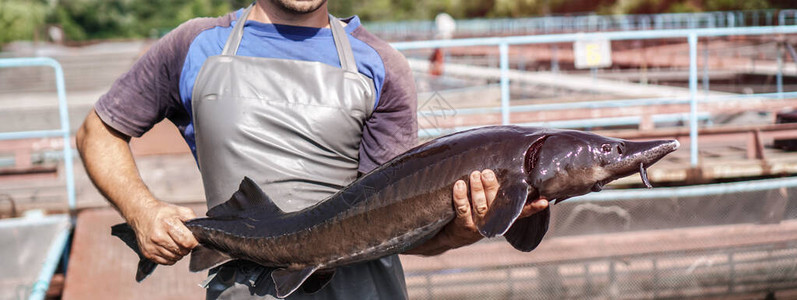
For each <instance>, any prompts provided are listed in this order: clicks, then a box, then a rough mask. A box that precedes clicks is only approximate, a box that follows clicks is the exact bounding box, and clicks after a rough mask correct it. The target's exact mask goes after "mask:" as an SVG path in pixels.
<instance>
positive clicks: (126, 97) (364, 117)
mask: <svg viewBox="0 0 797 300" xmlns="http://www.w3.org/2000/svg"><path fill="white" fill-rule="evenodd" d="M239 20H245V21H241V22H239ZM416 101H417V100H416V93H415V87H414V80H413V78H412V74H411V71H410V69H409V66H408V65H407V62H406V60H405V59H404V58H403V56H402V55H401V54H400V53H398V52H397V51H395V50H394V49H392V48H391V47H390V46H389V45H388V44H387V43H385V42H383V41H381V40H379V39H378V38H376V37H375V36H373V35H372V34H370V33H369V32H367V31H366V30H365V29H364V28H362V26H361V25H360V21H359V19H358V18H357V17H356V16H355V17H352V18H349V19H343V20H340V19H337V18H334V17H332V16H330V15H329V14H328V12H327V5H326V0H258V1H256V2H255V3H254V4H253V5H252V6H250V7H249V8H247V9H242V10H238V11H235V12H232V13H230V14H228V15H225V16H222V17H219V18H204V19H194V20H191V21H188V22H186V23H184V24H183V25H181V26H180V27H178V28H177V29H175V30H173V31H172V32H171V33H169V34H168V35H166V36H165V37H164V38H162V39H161V40H160V41H158V42H157V43H156V44H155V45H153V46H152V48H151V49H150V50H149V51H148V52H147V53H146V54H145V55H144V56H143V57H142V58H141V59H140V60H139V61H138V62H137V63H136V64H135V65H134V66H133V68H132V69H131V70H130V71H129V72H128V73H126V74H124V75H123V76H122V77H120V78H119V79H118V80H117V81H116V82H115V83H114V85H113V87H112V88H111V90H109V91H108V93H107V94H105V95H103V96H102V97H101V98H100V100H99V101H98V102H97V104H96V105H95V107H94V110H93V111H92V112H91V113H90V114H89V116H88V117H87V118H86V121H85V122H84V124H83V126H82V127H81V128H80V130H79V132H78V135H77V146H78V149H79V151H80V153H81V157H82V158H83V162H84V164H85V167H86V170H87V172H88V174H89V176H90V177H91V179H92V181H93V182H94V184H95V185H96V186H97V188H98V189H99V190H100V192H102V193H103V195H104V196H106V198H108V200H109V201H110V202H111V203H112V204H113V205H114V206H115V207H116V208H117V210H119V212H120V213H121V214H122V216H123V217H124V218H125V220H126V221H127V222H128V223H129V224H130V225H131V226H132V228H133V229H134V230H135V234H136V237H137V240H138V245H139V247H140V249H141V252H142V254H143V255H144V256H145V257H146V258H147V259H149V260H151V261H154V262H156V263H159V264H165V265H171V264H174V263H175V262H176V261H178V260H180V259H181V258H182V257H183V256H185V255H187V254H189V253H190V251H191V250H192V249H193V248H194V247H195V246H197V241H196V239H195V238H194V236H193V235H192V234H191V232H190V231H189V230H188V229H187V228H186V227H185V226H184V225H183V222H185V221H187V220H190V219H193V218H195V217H196V216H195V214H194V213H193V212H192V211H191V210H190V209H187V208H185V207H180V206H176V205H172V204H169V203H164V202H161V201H159V200H157V199H156V198H155V197H154V196H153V195H152V194H151V193H150V191H149V190H148V189H147V187H146V185H145V184H144V183H143V182H142V180H141V178H140V176H139V174H138V171H137V169H136V166H135V163H134V160H133V157H132V155H131V153H130V150H129V147H128V142H129V140H130V138H131V137H138V136H141V135H142V134H143V133H144V132H146V131H147V130H148V129H150V128H151V127H152V126H153V125H154V124H156V123H158V122H160V121H161V120H163V119H164V118H168V119H169V120H170V121H172V122H173V123H174V124H175V125H176V126H177V127H178V128H179V129H180V132H181V133H182V135H183V136H184V138H185V140H186V142H187V143H188V144H189V146H190V148H191V150H192V152H193V154H194V155H195V157H196V159H197V162H198V165H199V167H200V171H201V173H202V178H203V183H204V187H205V193H206V200H207V202H208V207H209V208H212V207H214V206H216V205H218V204H221V203H222V202H224V201H226V200H227V199H229V198H230V196H231V195H232V194H233V193H234V192H235V191H236V190H237V188H238V183H239V182H240V181H241V179H242V178H243V177H244V176H248V177H250V178H252V179H253V180H254V181H255V182H256V183H257V184H258V185H259V186H260V187H261V188H262V189H263V190H264V191H267V192H268V194H269V196H271V197H272V199H275V202H276V204H277V205H278V206H279V207H280V208H281V209H282V210H285V211H296V210H300V209H302V208H305V207H308V206H311V205H314V204H315V203H316V202H318V201H320V200H322V199H325V198H326V197H328V196H329V195H331V194H334V193H335V192H336V191H338V190H339V189H341V188H343V187H345V186H346V185H347V184H349V183H350V182H352V181H354V180H355V179H356V178H357V177H358V176H361V175H362V174H364V173H367V172H369V171H371V170H373V169H374V168H376V167H377V166H378V165H380V164H383V163H385V162H386V161H388V160H390V159H391V158H392V157H394V156H396V155H397V154H399V153H402V152H403V151H405V150H407V149H409V148H411V147H412V146H414V145H415V143H416V137H417V122H416ZM484 155H485V156H488V155H490V153H484ZM498 187H499V184H498V180H496V176H495V174H494V173H493V172H492V171H490V170H483V171H474V172H473V173H472V174H470V178H469V184H466V182H464V181H462V180H460V181H458V182H457V183H456V184H454V186H453V187H451V188H452V189H453V199H452V203H453V206H454V207H455V211H456V214H457V215H456V218H455V219H454V220H453V221H451V223H449V224H448V225H447V226H446V227H444V229H443V230H442V231H441V232H440V233H439V234H438V235H436V236H435V237H434V238H432V239H431V240H429V241H427V242H426V243H424V244H422V245H420V246H418V247H416V248H414V249H412V250H410V251H408V252H407V253H409V254H419V255H437V254H440V253H443V252H445V251H446V250H449V249H453V248H457V247H461V246H464V245H468V244H471V243H474V242H476V241H478V240H480V239H481V238H482V235H481V234H480V233H479V232H478V231H477V229H476V226H475V224H476V223H477V222H479V220H480V218H482V217H484V216H485V214H486V213H487V211H488V209H489V206H490V203H491V202H492V200H493V199H494V198H495V197H496V193H497V192H498ZM547 205H548V203H547V201H545V200H537V201H533V202H531V203H529V204H527V205H526V206H525V207H524V210H523V213H522V214H521V217H525V216H529V215H531V214H533V213H535V212H538V211H542V210H543V209H545V208H546V207H547ZM374 225H375V226H378V225H377V224H374ZM269 271H270V270H268V269H266V268H263V267H262V266H258V265H257V264H253V263H246V262H241V261H236V262H232V263H228V264H225V265H222V266H220V267H218V268H215V269H213V270H212V271H211V276H210V277H209V279H208V281H207V282H206V283H205V286H206V288H207V289H208V291H207V296H208V298H209V299H249V298H258V299H260V298H263V297H266V298H268V297H271V295H273V290H274V288H273V286H270V285H271V283H270V281H268V280H262V279H263V278H266V277H268V276H264V274H265V273H267V272H269ZM265 275H268V274H265ZM291 297H294V298H297V299H372V298H383V299H403V298H406V297H407V295H406V287H405V284H404V276H403V271H402V269H401V264H400V261H399V259H398V257H397V256H395V255H393V256H388V257H384V258H381V259H378V260H374V261H369V262H365V263H359V264H354V265H350V266H344V267H340V268H338V270H337V272H336V274H335V276H334V277H333V278H332V280H331V282H329V284H328V285H327V286H326V287H325V288H324V289H322V290H320V291H318V292H316V293H303V292H301V291H300V292H297V293H294V294H293V295H292V296H291Z"/></svg>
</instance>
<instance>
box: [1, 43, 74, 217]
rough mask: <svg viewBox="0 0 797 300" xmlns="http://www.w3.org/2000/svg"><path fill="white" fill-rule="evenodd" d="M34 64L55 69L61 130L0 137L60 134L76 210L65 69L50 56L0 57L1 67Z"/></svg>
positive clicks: (69, 194)
mask: <svg viewBox="0 0 797 300" xmlns="http://www.w3.org/2000/svg"><path fill="white" fill-rule="evenodd" d="M32 66H49V67H52V68H53V69H54V71H55V86H56V89H57V93H58V115H59V117H60V119H61V128H60V129H59V130H43V131H28V132H8V133H3V134H0V139H9V138H16V139H22V138H38V137H45V136H55V135H60V136H62V137H63V139H64V146H63V155H64V172H65V173H66V174H65V176H66V189H67V201H68V204H69V210H70V212H72V211H74V210H75V178H74V176H75V174H74V165H73V164H74V163H73V154H72V143H71V136H70V134H71V133H70V130H69V110H68V107H67V103H66V87H65V84H64V70H63V68H61V64H60V63H58V61H56V60H54V59H52V58H49V57H31V58H4V59H0V68H13V67H32Z"/></svg>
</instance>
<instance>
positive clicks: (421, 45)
mask: <svg viewBox="0 0 797 300" xmlns="http://www.w3.org/2000/svg"><path fill="white" fill-rule="evenodd" d="M794 33H797V25H790V26H786V25H781V26H770V27H762V26H759V27H744V28H741V27H736V28H703V29H666V30H646V31H616V32H598V33H568V34H552V35H535V36H511V37H488V38H469V39H453V40H430V41H413V42H398V43H392V45H393V47H395V48H396V49H398V50H415V49H429V48H448V47H469V46H498V50H499V55H500V86H501V115H502V124H505V125H506V124H510V123H511V120H510V114H509V113H510V111H511V107H510V105H509V100H510V99H509V78H508V74H509V63H508V59H509V58H508V56H509V50H508V49H509V46H510V45H521V44H548V43H564V42H575V41H578V40H646V39H668V38H669V39H672V38H685V39H686V40H687V41H688V44H689V95H690V96H689V103H690V114H689V115H690V118H689V120H690V122H689V124H690V130H689V136H690V152H691V153H690V163H691V165H692V166H693V167H696V166H697V165H698V136H697V135H698V122H697V121H698V114H699V112H698V109H697V105H698V95H697V90H698V87H697V46H698V38H700V37H718V36H740V35H779V34H794ZM778 78H782V63H781V64H779V68H778ZM777 84H778V94H777V95H778V98H783V96H784V93H783V88H782V80H778V83H777ZM657 101H658V100H644V99H643V100H636V103H637V104H638V105H652V104H654V103H656V102H657ZM559 105H562V106H564V105H567V104H551V105H550V107H551V108H553V109H558V108H557V106H559Z"/></svg>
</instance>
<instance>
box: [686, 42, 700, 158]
mask: <svg viewBox="0 0 797 300" xmlns="http://www.w3.org/2000/svg"><path fill="white" fill-rule="evenodd" d="M688 40H689V104H690V105H689V107H690V110H689V142H690V147H691V153H690V154H691V160H690V162H691V164H692V167H697V154H698V151H697V34H695V33H690V34H689V38H688Z"/></svg>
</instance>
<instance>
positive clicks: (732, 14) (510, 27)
mask: <svg viewBox="0 0 797 300" xmlns="http://www.w3.org/2000/svg"><path fill="white" fill-rule="evenodd" d="M456 24H457V28H456V30H457V34H459V35H465V36H490V35H506V34H516V35H517V34H549V33H566V32H596V31H604V32H605V31H629V30H651V29H656V30H661V29H695V28H721V27H726V28H730V27H748V26H774V25H780V26H783V25H797V10H795V9H783V10H772V9H770V10H749V11H715V12H702V13H665V14H637V15H595V14H586V15H567V16H545V17H533V18H501V19H469V20H457V23H456ZM366 27H367V28H368V30H369V31H372V32H374V33H376V34H377V35H379V36H385V37H404V38H407V37H416V38H432V37H433V36H434V34H435V30H436V26H435V22H434V21H403V22H371V23H367V24H366Z"/></svg>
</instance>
